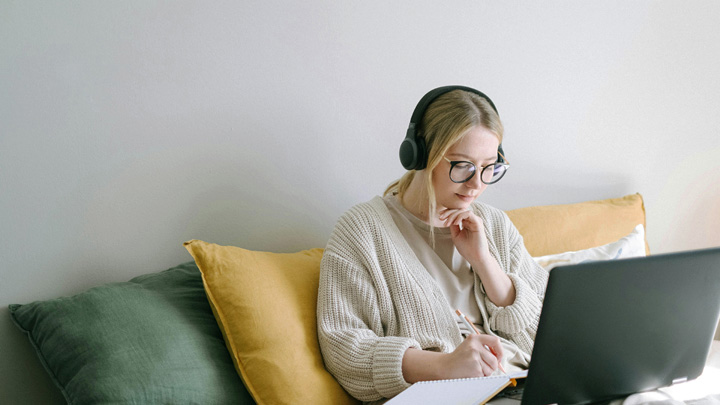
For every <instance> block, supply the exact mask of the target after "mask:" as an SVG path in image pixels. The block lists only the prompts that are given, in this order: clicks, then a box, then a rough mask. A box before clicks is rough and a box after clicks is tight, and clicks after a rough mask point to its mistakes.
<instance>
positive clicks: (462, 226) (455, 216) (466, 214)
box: [439, 208, 491, 265]
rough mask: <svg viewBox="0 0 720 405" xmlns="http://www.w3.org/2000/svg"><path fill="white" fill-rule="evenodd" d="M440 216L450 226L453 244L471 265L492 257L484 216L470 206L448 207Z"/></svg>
mask: <svg viewBox="0 0 720 405" xmlns="http://www.w3.org/2000/svg"><path fill="white" fill-rule="evenodd" d="M439 218H440V220H441V221H443V223H444V224H445V226H448V227H450V235H451V237H452V241H453V244H455V247H456V248H457V250H458V252H459V253H460V255H462V257H464V258H465V259H466V260H467V261H468V262H470V264H471V265H472V264H481V263H483V262H484V261H485V260H489V259H490V258H491V256H490V249H489V248H488V241H487V236H486V235H485V227H484V225H483V220H482V218H480V217H478V216H477V215H475V213H474V212H472V211H471V210H470V209H468V208H466V209H462V210H458V209H447V208H446V209H444V210H442V211H440V217H439Z"/></svg>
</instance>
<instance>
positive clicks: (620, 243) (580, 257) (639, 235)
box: [533, 224, 645, 271]
mask: <svg viewBox="0 0 720 405" xmlns="http://www.w3.org/2000/svg"><path fill="white" fill-rule="evenodd" d="M638 256H645V228H644V227H643V225H642V224H640V225H638V226H636V227H635V229H633V230H632V232H630V234H628V235H627V236H625V237H623V238H621V239H619V240H617V241H615V242H612V243H608V244H607V245H602V246H597V247H594V248H590V249H584V250H578V251H572V252H564V253H558V254H555V255H547V256H540V257H534V258H533V259H535V261H536V262H537V263H538V264H539V265H540V266H542V267H543V268H544V269H546V270H548V271H549V270H550V269H552V268H553V267H555V266H559V265H568V264H577V263H583V262H589V261H595V260H615V259H623V258H628V257H638Z"/></svg>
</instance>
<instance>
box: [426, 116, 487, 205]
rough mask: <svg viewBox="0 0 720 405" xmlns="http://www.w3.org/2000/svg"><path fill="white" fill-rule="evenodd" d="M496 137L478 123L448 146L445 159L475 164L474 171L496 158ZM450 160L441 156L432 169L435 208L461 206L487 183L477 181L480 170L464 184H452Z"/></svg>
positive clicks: (477, 194) (473, 198)
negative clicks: (475, 168) (437, 163)
mask: <svg viewBox="0 0 720 405" xmlns="http://www.w3.org/2000/svg"><path fill="white" fill-rule="evenodd" d="M499 145H500V140H499V139H498V137H497V136H496V135H495V134H494V133H492V132H490V130H488V129H487V128H484V127H482V126H479V125H478V126H475V127H473V128H472V129H471V130H470V131H469V132H468V133H467V134H465V136H464V137H462V139H460V141H458V142H457V143H455V144H454V145H452V146H451V147H450V149H449V150H448V151H447V153H446V154H445V157H446V158H448V159H449V160H452V161H456V160H464V161H470V162H472V163H474V164H475V166H477V168H478V171H480V170H482V168H483V167H485V166H487V165H489V164H491V163H494V162H495V161H496V160H497V151H498V146H499ZM450 167H451V165H450V162H448V161H447V160H445V159H442V160H441V162H440V164H439V165H437V167H435V169H434V170H433V172H432V182H433V187H434V188H435V198H436V199H437V210H438V211H440V210H442V209H445V208H449V209H465V208H468V207H469V206H470V204H472V202H473V201H475V199H476V198H477V197H478V196H479V195H480V194H482V192H483V191H485V188H486V187H487V184H485V183H483V182H482V181H480V173H479V172H478V173H475V175H474V176H473V177H472V178H471V179H470V180H468V181H466V182H464V183H454V182H453V181H452V180H450Z"/></svg>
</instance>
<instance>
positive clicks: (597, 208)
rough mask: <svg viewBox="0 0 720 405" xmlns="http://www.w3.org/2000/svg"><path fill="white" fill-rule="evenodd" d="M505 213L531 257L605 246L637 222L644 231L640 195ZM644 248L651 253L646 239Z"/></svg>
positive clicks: (642, 205) (643, 208) (528, 208)
mask: <svg viewBox="0 0 720 405" xmlns="http://www.w3.org/2000/svg"><path fill="white" fill-rule="evenodd" d="M507 215H508V216H509V217H510V220H512V221H513V223H514V224H515V226H516V227H517V229H518V231H520V234H521V235H522V236H523V238H524V240H525V247H527V250H528V251H529V252H530V255H532V256H534V257H537V256H545V255H550V254H556V253H562V252H567V251H576V250H582V249H589V248H592V247H595V246H600V245H605V244H607V243H611V242H614V241H616V240H618V239H620V238H622V237H623V236H626V235H628V234H629V233H630V232H632V230H633V228H635V226H637V225H638V224H642V225H643V226H644V227H646V230H647V226H646V224H645V206H644V204H643V198H642V196H641V195H640V194H630V195H627V196H625V197H620V198H610V199H606V200H596V201H586V202H580V203H574V204H561V205H544V206H534V207H527V208H519V209H515V210H511V211H507ZM646 234H647V232H646ZM645 249H646V251H647V254H650V248H649V246H648V244H647V238H646V239H645Z"/></svg>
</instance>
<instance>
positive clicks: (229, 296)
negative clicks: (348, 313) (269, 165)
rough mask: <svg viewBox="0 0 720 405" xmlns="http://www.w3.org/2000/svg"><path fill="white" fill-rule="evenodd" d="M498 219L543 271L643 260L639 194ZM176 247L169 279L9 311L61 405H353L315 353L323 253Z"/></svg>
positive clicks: (143, 279) (196, 243) (200, 244)
mask: <svg viewBox="0 0 720 405" xmlns="http://www.w3.org/2000/svg"><path fill="white" fill-rule="evenodd" d="M507 214H508V216H509V217H510V219H511V220H512V221H513V223H514V224H515V225H516V227H517V228H518V230H519V231H520V233H521V234H522V235H523V237H524V240H525V244H526V247H527V249H528V251H529V252H530V254H531V255H532V256H533V257H534V258H535V259H536V260H537V261H538V263H540V264H541V265H543V266H545V267H547V268H551V267H552V266H554V265H557V264H563V263H573V262H579V261H582V260H605V259H608V260H610V259H617V258H622V257H630V256H637V255H644V254H649V246H648V245H647V241H646V238H645V233H644V230H645V225H646V224H645V208H644V205H643V199H642V196H641V195H640V194H632V195H627V196H624V197H620V198H610V199H605V200H597V201H586V202H580V203H572V204H563V205H548V206H536V207H527V208H520V209H516V210H511V211H507ZM184 245H185V248H186V249H187V251H188V252H189V254H190V257H188V261H187V262H185V263H182V264H180V265H178V266H175V267H173V268H170V269H167V270H164V271H160V272H155V273H150V274H145V275H142V276H139V277H136V278H133V279H132V280H130V281H128V282H121V283H110V284H105V285H101V286H97V287H94V288H91V289H89V290H87V291H84V292H82V293H79V294H77V295H74V296H70V297H60V298H57V299H51V300H45V301H37V302H32V303H28V304H22V305H21V304H13V305H10V314H11V317H12V319H13V322H14V323H15V324H16V325H17V326H18V328H19V329H20V330H21V331H22V333H25V334H26V335H27V337H28V339H29V342H30V344H31V345H32V346H33V348H34V349H35V351H36V353H37V355H38V359H39V361H40V362H41V363H42V365H43V366H44V368H45V370H46V371H47V373H48V374H49V375H50V377H51V379H52V380H53V382H54V383H55V385H56V386H57V387H58V388H59V389H60V391H61V392H62V394H63V396H64V397H65V399H66V400H67V402H68V403H69V404H89V403H123V404H130V403H133V404H135V403H136V404H156V403H157V404H160V403H162V404H169V403H173V404H178V403H197V404H254V403H259V404H300V403H302V404H309V403H312V404H356V403H358V401H356V400H355V399H353V398H352V397H350V396H349V395H348V394H347V393H346V392H345V391H344V390H343V389H342V387H341V386H340V385H339V384H338V383H337V382H336V381H335V379H334V378H333V377H332V376H331V375H330V374H329V373H328V372H327V371H326V370H325V368H324V365H323V361H322V356H321V354H320V349H319V346H318V342H317V335H316V318H315V317H316V312H315V311H316V300H317V286H318V274H319V265H320V260H321V258H322V253H323V250H322V248H319V247H318V248H314V249H308V250H304V251H301V252H294V253H273V252H261V251H251V250H247V249H243V248H241V247H235V246H221V245H217V244H213V243H209V242H205V241H200V240H191V241H188V242H186V243H185V244H184ZM190 259H192V260H190Z"/></svg>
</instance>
